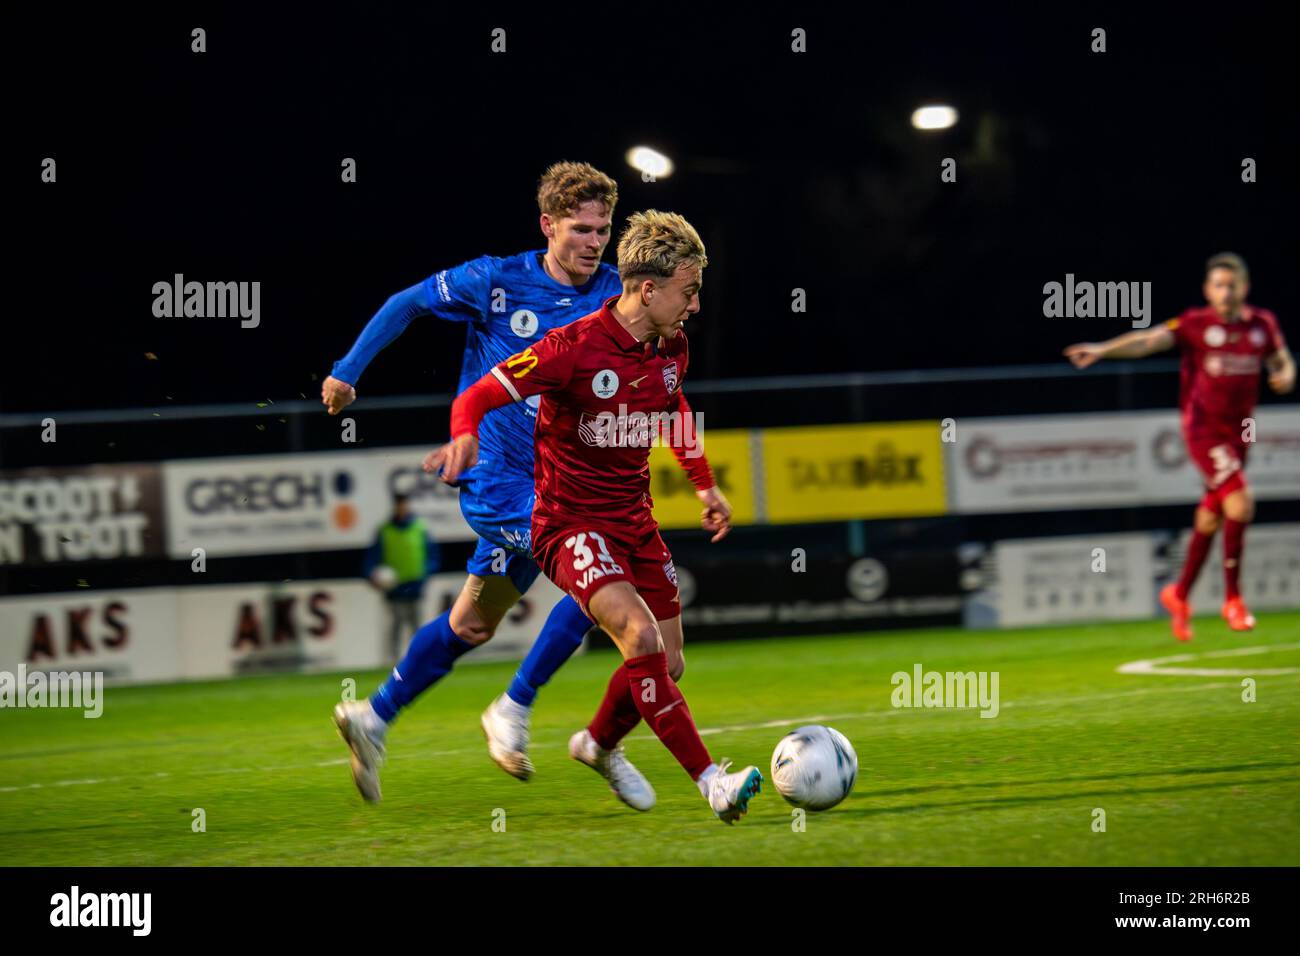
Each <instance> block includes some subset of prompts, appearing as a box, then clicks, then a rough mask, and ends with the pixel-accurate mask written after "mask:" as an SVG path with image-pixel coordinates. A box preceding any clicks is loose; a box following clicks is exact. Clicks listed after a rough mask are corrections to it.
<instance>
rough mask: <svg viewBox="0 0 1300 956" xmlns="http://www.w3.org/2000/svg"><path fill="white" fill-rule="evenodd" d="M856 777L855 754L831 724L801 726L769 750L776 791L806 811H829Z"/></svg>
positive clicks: (850, 745)
mask: <svg viewBox="0 0 1300 956" xmlns="http://www.w3.org/2000/svg"><path fill="white" fill-rule="evenodd" d="M857 778H858V755H857V754H856V753H855V752H854V750H853V745H852V744H851V743H849V741H848V738H847V737H845V736H844V735H843V734H842V733H840V732H839V731H838V730H835V729H834V728H833V727H823V726H821V725H820V724H810V725H809V726H807V727H800V728H799V729H798V730H795V731H793V732H791V733H788V734H786V735H785V736H784V737H782V738H781V741H780V743H778V744H777V745H776V750H774V751H773V752H772V782H773V784H774V785H775V786H776V792H777V793H779V794H781V796H783V797H785V799H786V800H787V801H789V802H790V803H792V804H794V805H795V806H796V807H802V808H803V809H805V810H829V809H830V808H831V807H833V806H835V804H837V803H839V802H840V801H841V800H843V799H844V798H845V797H847V796H848V795H849V792H850V791H851V790H852V789H853V781H854V780H856V779H857Z"/></svg>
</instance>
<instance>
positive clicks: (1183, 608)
mask: <svg viewBox="0 0 1300 956" xmlns="http://www.w3.org/2000/svg"><path fill="white" fill-rule="evenodd" d="M1204 292H1205V299H1206V301H1207V302H1208V303H1209V305H1208V306H1200V307H1197V308H1191V309H1187V310H1186V311H1185V312H1183V314H1182V315H1180V316H1178V318H1176V319H1170V320H1169V321H1168V322H1165V323H1164V324H1162V325H1159V326H1157V327H1155V328H1152V329H1144V330H1141V331H1137V332H1129V333H1127V334H1125V335H1120V336H1118V337H1116V338H1113V339H1110V340H1109V341H1106V342H1100V343H1093V342H1082V343H1080V344H1078V345H1071V346H1070V347H1069V348H1067V349H1066V350H1065V355H1066V357H1067V358H1069V360H1070V361H1071V362H1073V363H1074V365H1075V367H1076V368H1087V367H1088V366H1089V365H1091V364H1092V363H1094V362H1096V361H1097V360H1098V359H1103V358H1120V359H1129V358H1142V357H1143V356H1146V355H1150V354H1152V353H1153V352H1162V351H1164V350H1165V349H1170V348H1173V347H1174V346H1175V345H1177V346H1178V348H1179V350H1180V351H1181V352H1182V355H1183V365H1182V373H1181V388H1180V395H1179V406H1180V408H1181V409H1182V427H1183V439H1184V441H1185V442H1186V443H1187V453H1188V456H1189V457H1190V458H1191V459H1192V461H1193V462H1194V463H1195V464H1196V467H1197V468H1198V469H1200V472H1201V475H1202V476H1203V478H1204V480H1205V495H1204V497H1202V498H1201V501H1200V504H1199V505H1198V506H1197V508H1196V517H1195V522H1194V524H1193V530H1192V539H1191V544H1190V546H1189V547H1188V549H1187V559H1186V561H1185V562H1184V564H1183V571H1182V574H1181V576H1180V577H1179V579H1178V581H1177V583H1174V584H1170V585H1168V586H1166V587H1165V588H1164V589H1163V590H1162V591H1161V592H1160V603H1161V604H1163V605H1164V607H1165V609H1166V610H1167V611H1168V612H1169V615H1170V617H1171V619H1172V620H1171V623H1172V627H1173V632H1174V636H1175V637H1176V638H1178V639H1179V640H1180V641H1187V640H1191V637H1192V629H1191V627H1190V626H1189V624H1188V618H1190V617H1191V612H1192V609H1191V606H1190V605H1189V604H1188V602H1187V594H1188V592H1189V591H1190V590H1191V588H1192V585H1193V584H1194V583H1195V582H1196V576H1197V574H1199V573H1200V570H1201V565H1202V564H1204V563H1205V556H1206V555H1207V554H1208V553H1209V550H1210V543H1211V542H1212V541H1213V540H1214V535H1215V533H1216V532H1217V531H1218V530H1219V528H1220V527H1222V528H1223V577H1224V592H1225V593H1224V603H1223V617H1224V619H1225V620H1227V622H1228V626H1229V627H1231V628H1232V629H1233V630H1234V631H1249V630H1250V629H1251V628H1253V627H1254V626H1255V618H1254V616H1253V615H1252V614H1251V613H1250V611H1248V610H1247V609H1246V605H1245V603H1244V602H1243V601H1242V599H1241V593H1240V591H1239V589H1238V578H1239V576H1240V573H1241V559H1242V554H1243V552H1244V549H1245V542H1244V535H1245V530H1246V525H1247V524H1249V523H1250V521H1251V520H1252V519H1253V518H1254V516H1255V500H1254V498H1253V496H1252V495H1251V491H1250V485H1249V484H1247V482H1246V476H1245V473H1244V472H1243V470H1242V469H1243V467H1244V465H1245V464H1246V452H1247V450H1248V448H1249V446H1250V441H1249V440H1247V437H1246V436H1247V435H1248V434H1253V431H1254V430H1253V428H1252V429H1250V432H1247V423H1246V421H1245V419H1248V418H1250V417H1251V415H1252V413H1253V412H1254V410H1255V402H1256V400H1257V399H1258V397H1259V372H1260V368H1261V367H1263V368H1264V369H1267V371H1268V384H1269V387H1270V388H1272V389H1273V391H1274V392H1276V393H1277V394H1279V395H1283V394H1286V393H1287V392H1289V391H1291V390H1292V389H1293V388H1294V387H1295V361H1294V360H1293V359H1292V358H1291V353H1290V352H1289V351H1288V350H1287V347H1286V341H1285V340H1284V339H1283V337H1282V331H1281V329H1280V328H1279V327H1278V324H1277V319H1276V318H1275V317H1274V315H1273V313H1272V312H1269V311H1268V310H1267V309H1261V308H1258V307H1256V306H1253V305H1249V304H1247V303H1246V295H1247V293H1249V292H1250V274H1249V272H1248V271H1247V269H1246V263H1245V262H1244V261H1243V260H1242V258H1241V257H1240V256H1238V255H1236V254H1234V253H1231V252H1223V253H1220V254H1219V255H1217V256H1214V257H1213V258H1212V259H1210V260H1209V262H1207V263H1206V265H1205V286H1204Z"/></svg>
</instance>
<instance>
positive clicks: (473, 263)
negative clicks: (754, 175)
mask: <svg viewBox="0 0 1300 956" xmlns="http://www.w3.org/2000/svg"><path fill="white" fill-rule="evenodd" d="M544 255H545V250H534V251H532V252H524V253H520V254H519V255H515V256H510V257H508V258H504V259H502V258H498V257H496V256H480V257H479V258H477V259H471V260H470V261H469V262H465V263H462V264H461V265H458V266H455V267H454V268H451V269H444V270H443V271H441V272H437V273H434V274H433V275H431V276H429V278H427V279H425V280H424V281H423V282H422V283H420V284H419V285H414V286H411V287H410V288H409V289H405V290H403V291H402V292H399V293H397V294H396V295H394V296H392V297H391V298H390V299H389V300H388V301H387V302H386V303H384V306H383V308H381V309H380V310H379V311H378V312H377V313H376V314H375V316H374V318H372V319H371V320H370V322H369V323H368V324H367V325H366V327H365V329H363V330H362V332H361V335H360V336H359V337H358V338H357V341H356V343H355V344H354V345H353V346H352V349H351V351H349V352H348V354H347V355H345V356H344V357H343V358H342V359H340V360H339V361H337V362H335V363H334V370H333V375H334V377H335V378H337V379H339V380H341V381H344V382H347V383H348V384H349V385H353V386H355V385H356V384H357V380H358V379H359V378H360V377H361V373H362V372H363V371H364V370H365V368H366V366H367V365H369V364H370V361H371V360H372V359H373V358H374V357H375V356H376V355H377V354H379V351H380V350H381V349H382V348H384V346H386V345H388V344H389V343H390V342H392V341H393V340H394V339H396V338H397V337H398V336H399V335H401V333H402V332H403V331H404V330H405V329H406V327H407V326H408V325H410V323H411V320H412V319H414V318H416V317H417V316H422V315H435V316H437V317H438V318H440V319H445V320H447V321H449V322H464V323H466V336H465V356H464V359H463V360H462V362H461V371H460V383H459V386H458V388H457V391H464V390H465V389H466V388H468V387H469V386H471V385H473V384H474V383H475V382H477V381H478V380H479V379H480V378H482V377H483V376H484V375H485V374H486V373H487V372H488V371H489V370H490V369H491V368H492V367H493V366H494V365H496V364H497V363H499V362H501V361H503V360H504V359H507V358H509V357H510V356H511V355H514V354H515V353H516V352H521V351H523V350H524V349H526V348H527V347H528V346H529V345H531V344H532V343H534V342H537V341H539V340H540V339H541V338H542V336H544V335H545V334H546V333H547V332H549V331H550V330H551V329H554V328H558V327H559V326H562V325H567V324H568V323H570V322H572V321H573V320H575V319H579V318H582V316H584V315H587V314H588V313H591V312H595V311H596V310H597V309H599V308H600V306H601V303H602V302H604V300H605V299H607V298H609V297H610V296H612V295H617V294H618V293H619V292H620V291H622V283H621V282H620V281H619V278H618V270H616V269H615V268H614V267H613V266H610V265H607V264H605V263H601V265H600V267H599V268H598V269H597V270H596V272H595V274H594V275H593V276H592V277H591V278H590V279H589V280H587V282H586V283H584V284H583V285H581V286H567V285H562V284H561V283H559V282H556V281H555V280H554V279H552V278H551V277H550V275H549V274H547V272H546V269H545V267H543V265H542V257H543V256H544ZM537 405H538V402H537V401H536V400H535V399H529V400H528V401H526V402H516V403H513V404H511V405H507V406H505V407H503V408H499V409H495V410H493V411H491V412H489V413H488V414H487V417H486V418H485V419H484V420H483V424H482V426H481V427H480V428H479V457H478V464H477V465H475V466H474V468H472V469H470V471H468V472H466V473H465V476H466V477H470V476H472V475H473V474H474V473H479V472H483V473H492V472H495V471H498V470H503V469H505V470H510V471H512V472H515V473H517V474H520V475H521V476H523V477H526V478H527V479H528V480H530V481H531V480H532V475H533V426H534V424H535V422H536V418H537Z"/></svg>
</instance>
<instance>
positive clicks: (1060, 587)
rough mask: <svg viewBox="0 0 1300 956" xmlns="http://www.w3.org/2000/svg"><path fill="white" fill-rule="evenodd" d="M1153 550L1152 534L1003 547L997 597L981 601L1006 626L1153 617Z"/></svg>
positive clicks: (996, 551)
mask: <svg viewBox="0 0 1300 956" xmlns="http://www.w3.org/2000/svg"><path fill="white" fill-rule="evenodd" d="M1154 551H1155V547H1154V541H1153V539H1152V537H1151V536H1150V535H1148V534H1097V535H1092V534H1089V535H1077V536H1069V537H1055V538H1031V539H1026V540H1019V541H999V542H997V543H996V544H995V545H994V547H993V558H994V567H995V569H996V570H995V575H996V582H995V583H994V585H993V587H992V589H991V590H992V593H991V594H989V593H987V591H986V592H985V593H983V594H979V595H975V596H974V600H975V601H976V602H978V603H982V604H985V605H991V606H992V607H993V608H994V610H995V619H994V621H993V622H992V623H995V624H996V625H997V626H1001V627H1026V626H1030V625H1038V624H1064V623H1069V622H1075V621H1096V620H1130V619H1134V618H1144V617H1150V616H1151V615H1152V614H1154V613H1155V600H1154V590H1155V589H1154V582H1155V562H1154V560H1153V559H1154Z"/></svg>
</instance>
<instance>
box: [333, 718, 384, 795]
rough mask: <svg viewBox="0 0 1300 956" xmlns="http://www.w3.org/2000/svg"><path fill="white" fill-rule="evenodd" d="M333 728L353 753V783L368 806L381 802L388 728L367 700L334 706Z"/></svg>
mask: <svg viewBox="0 0 1300 956" xmlns="http://www.w3.org/2000/svg"><path fill="white" fill-rule="evenodd" d="M334 726H335V727H337V728H338V731H339V736H340V737H342V738H343V740H344V742H345V743H346V744H347V745H348V749H349V750H351V751H352V782H353V783H355V784H356V785H357V789H358V790H360V791H361V796H362V797H363V798H364V799H365V800H366V802H367V803H378V802H379V800H380V797H381V796H382V794H381V793H380V791H379V767H380V765H381V764H383V762H384V757H385V756H386V755H387V749H386V748H385V746H384V738H385V737H386V736H387V735H388V725H387V724H386V723H384V722H383V720H382V719H380V717H379V715H378V714H376V713H375V710H374V708H373V707H371V706H370V701H368V700H345V701H343V702H341V703H338V704H335V705H334Z"/></svg>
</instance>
